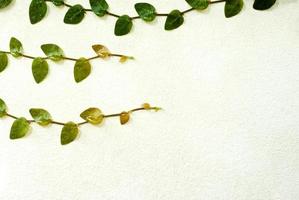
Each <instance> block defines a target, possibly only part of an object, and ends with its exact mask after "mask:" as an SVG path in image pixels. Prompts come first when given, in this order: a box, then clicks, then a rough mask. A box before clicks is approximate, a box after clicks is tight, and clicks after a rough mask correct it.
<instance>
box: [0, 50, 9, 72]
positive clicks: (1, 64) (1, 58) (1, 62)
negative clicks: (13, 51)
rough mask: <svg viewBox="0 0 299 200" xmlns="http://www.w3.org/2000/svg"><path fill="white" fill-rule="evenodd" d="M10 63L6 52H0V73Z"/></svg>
mask: <svg viewBox="0 0 299 200" xmlns="http://www.w3.org/2000/svg"><path fill="white" fill-rule="evenodd" d="M7 65H8V57H7V55H6V53H1V52H0V73H1V72H3V71H4V70H5V69H6V67H7Z"/></svg>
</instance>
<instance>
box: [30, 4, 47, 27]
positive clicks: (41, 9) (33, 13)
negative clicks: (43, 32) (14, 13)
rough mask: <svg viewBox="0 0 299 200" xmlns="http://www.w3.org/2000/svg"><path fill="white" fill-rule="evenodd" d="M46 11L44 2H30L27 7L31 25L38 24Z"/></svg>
mask: <svg viewBox="0 0 299 200" xmlns="http://www.w3.org/2000/svg"><path fill="white" fill-rule="evenodd" d="M47 9H48V8H47V4H46V2H45V0H32V1H31V4H30V7H29V18H30V22H31V24H36V23H38V22H40V21H41V20H42V19H43V18H44V17H45V16H46V14H47Z"/></svg>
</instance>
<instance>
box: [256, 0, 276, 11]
mask: <svg viewBox="0 0 299 200" xmlns="http://www.w3.org/2000/svg"><path fill="white" fill-rule="evenodd" d="M275 2H276V0H255V1H254V4H253V8H254V9H256V10H267V9H269V8H271V7H272V6H273V5H274V4H275Z"/></svg>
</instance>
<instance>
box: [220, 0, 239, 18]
mask: <svg viewBox="0 0 299 200" xmlns="http://www.w3.org/2000/svg"><path fill="white" fill-rule="evenodd" d="M242 8H243V0H227V1H226V2H225V7H224V14H225V17H227V18H229V17H233V16H235V15H237V14H239V13H240V12H241V10H242Z"/></svg>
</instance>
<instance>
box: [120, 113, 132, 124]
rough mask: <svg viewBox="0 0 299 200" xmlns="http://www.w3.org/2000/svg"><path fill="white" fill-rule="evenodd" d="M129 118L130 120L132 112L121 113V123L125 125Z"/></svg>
mask: <svg viewBox="0 0 299 200" xmlns="http://www.w3.org/2000/svg"><path fill="white" fill-rule="evenodd" d="M129 120H130V113H128V112H122V113H121V114H120V123H121V125H124V124H126V123H128V122H129Z"/></svg>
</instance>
